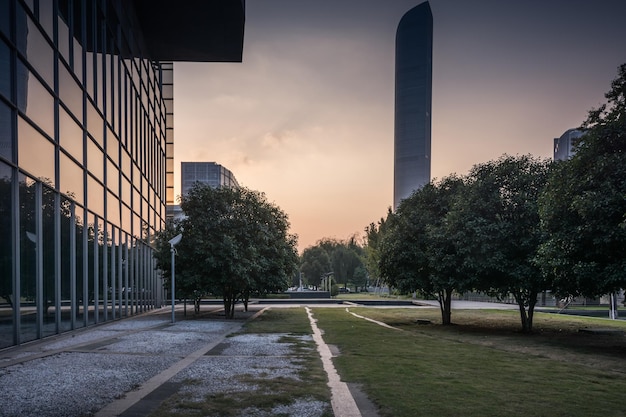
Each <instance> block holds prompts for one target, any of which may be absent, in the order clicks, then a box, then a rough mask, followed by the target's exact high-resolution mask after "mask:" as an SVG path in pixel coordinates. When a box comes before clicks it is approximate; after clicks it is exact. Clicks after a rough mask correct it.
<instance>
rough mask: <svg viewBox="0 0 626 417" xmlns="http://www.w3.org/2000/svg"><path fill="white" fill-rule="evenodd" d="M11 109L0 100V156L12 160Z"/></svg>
mask: <svg viewBox="0 0 626 417" xmlns="http://www.w3.org/2000/svg"><path fill="white" fill-rule="evenodd" d="M12 136H13V135H12V129H11V109H10V108H9V106H7V105H6V104H4V102H3V101H2V100H0V156H3V157H5V158H6V159H7V160H9V161H12V160H13V139H12Z"/></svg>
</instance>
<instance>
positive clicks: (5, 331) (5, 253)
mask: <svg viewBox="0 0 626 417" xmlns="http://www.w3.org/2000/svg"><path fill="white" fill-rule="evenodd" d="M0 3H1V2H0ZM11 178H12V177H11V169H10V168H9V166H8V165H5V164H4V163H2V162H0V213H2V216H0V236H2V237H3V238H2V239H0V253H2V256H0V314H2V317H3V321H4V323H3V325H2V326H0V349H1V348H5V347H7V346H11V345H12V344H13V315H12V314H11V311H12V309H13V308H14V307H13V306H14V304H13V303H14V301H15V296H14V294H15V293H14V291H13V279H12V277H13V273H12V270H13V250H12V249H11V245H12V239H10V238H9V237H10V236H11V219H13V198H12V192H11ZM5 320H6V321H5Z"/></svg>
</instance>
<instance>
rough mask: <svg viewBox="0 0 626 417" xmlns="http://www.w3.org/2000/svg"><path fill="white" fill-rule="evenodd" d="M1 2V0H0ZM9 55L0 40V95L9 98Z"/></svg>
mask: <svg viewBox="0 0 626 417" xmlns="http://www.w3.org/2000/svg"><path fill="white" fill-rule="evenodd" d="M0 1H1V0H0ZM10 59H11V55H10V52H9V47H8V46H7V44H6V43H4V42H3V41H2V40H0V94H2V95H4V96H5V97H6V98H7V99H10V98H11V61H10Z"/></svg>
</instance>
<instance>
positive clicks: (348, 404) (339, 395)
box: [306, 307, 361, 417]
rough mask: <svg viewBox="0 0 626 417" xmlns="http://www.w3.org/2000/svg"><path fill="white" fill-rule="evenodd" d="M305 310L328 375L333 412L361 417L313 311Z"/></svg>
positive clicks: (350, 416)
mask: <svg viewBox="0 0 626 417" xmlns="http://www.w3.org/2000/svg"><path fill="white" fill-rule="evenodd" d="M306 312H307V314H308V316H309V321H310V322H311V328H312V329H313V340H315V343H316V344H317V351H318V352H319V354H320V357H321V358H322V364H323V365H324V371H326V375H327V376H328V386H329V387H330V391H331V399H330V402H331V405H332V407H333V413H334V414H335V416H337V417H361V412H360V411H359V407H358V406H357V405H356V402H355V401H354V397H352V393H351V392H350V389H349V388H348V385H347V384H346V383H345V382H343V381H341V378H340V377H339V374H338V373H337V370H336V369H335V366H334V365H333V361H332V358H333V354H332V353H331V351H330V348H329V347H328V345H327V344H326V343H325V342H324V339H323V338H322V333H321V332H320V329H319V328H318V327H317V320H315V319H314V318H313V312H312V311H311V309H310V308H309V307H306Z"/></svg>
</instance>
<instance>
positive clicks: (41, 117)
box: [17, 61, 54, 138]
mask: <svg viewBox="0 0 626 417" xmlns="http://www.w3.org/2000/svg"><path fill="white" fill-rule="evenodd" d="M23 65H24V64H22V63H21V61H20V64H19V66H20V67H23ZM25 73H26V77H25V78H21V77H18V86H17V89H18V91H19V92H24V93H25V94H18V97H17V106H18V108H19V109H20V110H22V111H23V112H24V113H26V115H27V116H28V117H29V118H30V119H31V120H32V121H34V122H35V123H36V124H37V126H39V127H40V128H41V129H43V130H44V131H45V132H46V133H47V134H48V135H49V136H50V137H51V138H53V137H54V99H53V98H52V96H51V95H50V93H49V92H48V90H46V88H45V87H44V86H43V85H42V84H41V83H40V82H39V80H38V79H37V77H35V76H34V75H33V74H32V73H30V72H29V71H25ZM22 83H27V85H26V86H24V85H22Z"/></svg>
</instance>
